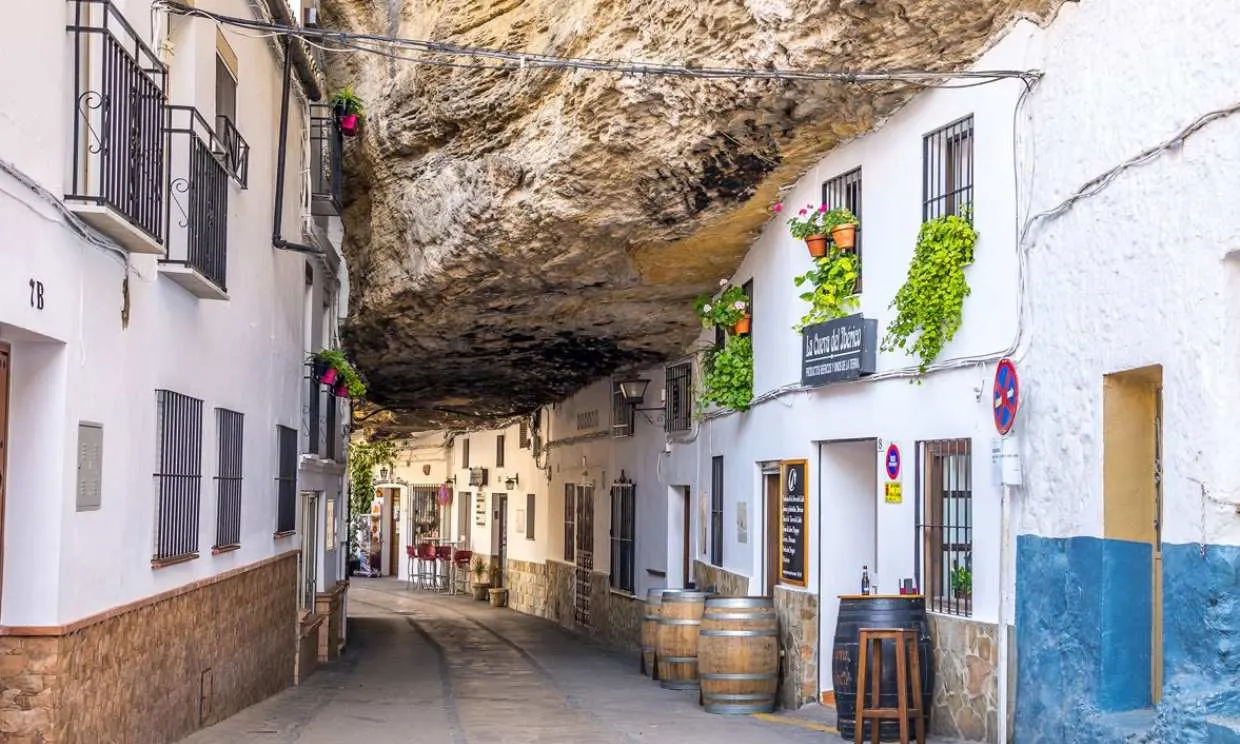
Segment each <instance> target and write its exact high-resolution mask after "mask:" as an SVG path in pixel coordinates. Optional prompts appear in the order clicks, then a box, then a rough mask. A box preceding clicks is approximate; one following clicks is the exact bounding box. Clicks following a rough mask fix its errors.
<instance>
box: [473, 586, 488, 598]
mask: <svg viewBox="0 0 1240 744" xmlns="http://www.w3.org/2000/svg"><path fill="white" fill-rule="evenodd" d="M490 591H491V587H490V586H488V585H487V584H474V599H476V600H477V601H479V602H485V601H487V593H488V592H490Z"/></svg>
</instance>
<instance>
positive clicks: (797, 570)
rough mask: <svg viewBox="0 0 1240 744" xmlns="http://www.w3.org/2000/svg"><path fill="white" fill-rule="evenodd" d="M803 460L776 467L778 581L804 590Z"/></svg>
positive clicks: (804, 476)
mask: <svg viewBox="0 0 1240 744" xmlns="http://www.w3.org/2000/svg"><path fill="white" fill-rule="evenodd" d="M805 478H806V461H805V460H787V461H785V462H783V463H781V465H780V478H779V484H780V501H779V522H780V532H781V543H782V544H781V546H780V547H781V557H780V561H779V579H780V581H783V582H784V583H787V584H795V585H797V586H805V583H806V578H807V577H806V562H807V561H806V558H807V556H806V554H805V530H806V526H807V523H808V517H809V515H808V511H809V510H808V508H807V504H806V501H805V491H806V487H805Z"/></svg>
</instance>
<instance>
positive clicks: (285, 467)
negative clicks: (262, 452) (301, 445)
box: [276, 426, 297, 534]
mask: <svg viewBox="0 0 1240 744" xmlns="http://www.w3.org/2000/svg"><path fill="white" fill-rule="evenodd" d="M276 451H277V458H278V461H279V462H278V466H279V471H278V475H277V476H276V485H277V488H276V534H285V533H289V532H293V531H294V530H296V529H297V430H296V429H291V428H289V427H287V426H277V427H276Z"/></svg>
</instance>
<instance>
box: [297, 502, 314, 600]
mask: <svg viewBox="0 0 1240 744" xmlns="http://www.w3.org/2000/svg"><path fill="white" fill-rule="evenodd" d="M318 545H319V493H318V492H317V491H302V492H301V554H300V556H299V557H298V562H299V563H300V564H301V592H300V602H299V604H300V605H301V609H303V610H310V611H313V610H314V597H315V594H317V593H318V584H319V554H318V550H317V548H318Z"/></svg>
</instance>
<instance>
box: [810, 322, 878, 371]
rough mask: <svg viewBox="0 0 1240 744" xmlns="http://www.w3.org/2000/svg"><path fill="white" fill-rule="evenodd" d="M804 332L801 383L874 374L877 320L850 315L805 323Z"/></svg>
mask: <svg viewBox="0 0 1240 744" xmlns="http://www.w3.org/2000/svg"><path fill="white" fill-rule="evenodd" d="M801 335H802V344H801V384H802V385H807V386H809V385H822V384H825V383H828V382H839V381H840V380H855V379H857V378H858V377H861V376H862V375H872V374H874V358H875V351H876V349H877V347H878V321H877V320H874V319H870V318H863V317H862V316H861V315H849V316H848V317H847V318H836V319H835V320H828V321H827V322H825V323H817V324H815V325H812V326H806V327H805V330H804V331H803V332H802V334H801Z"/></svg>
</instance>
